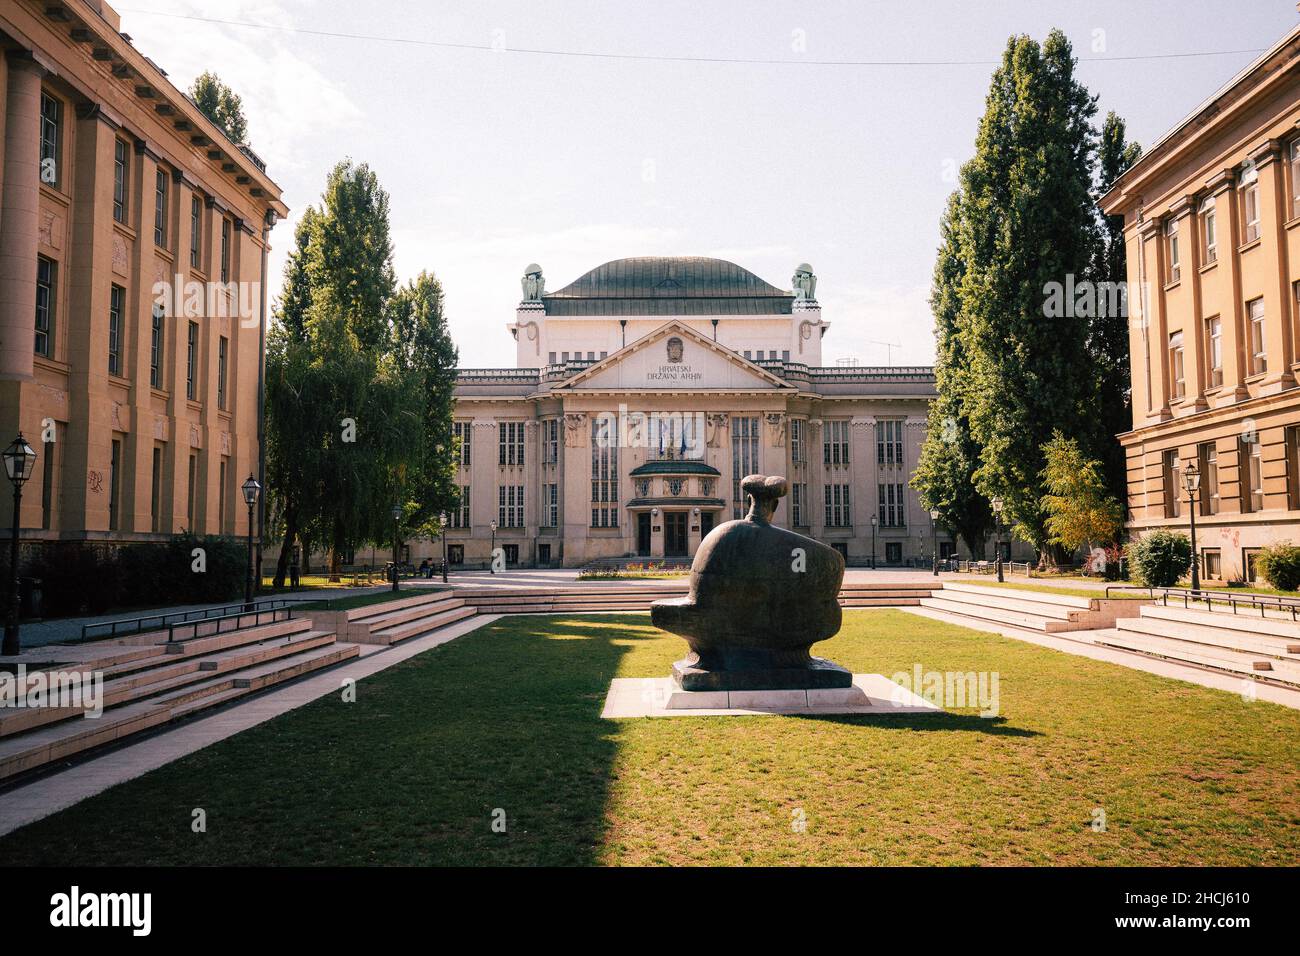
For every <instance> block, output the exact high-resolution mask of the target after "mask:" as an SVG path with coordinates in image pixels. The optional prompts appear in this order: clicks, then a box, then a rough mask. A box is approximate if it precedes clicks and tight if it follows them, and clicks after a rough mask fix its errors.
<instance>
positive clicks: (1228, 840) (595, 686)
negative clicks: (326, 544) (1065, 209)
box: [0, 610, 1300, 865]
mask: <svg viewBox="0 0 1300 956" xmlns="http://www.w3.org/2000/svg"><path fill="white" fill-rule="evenodd" d="M844 619H845V625H844V629H843V631H842V632H841V634H840V635H839V636H837V637H836V638H835V639H833V640H832V641H830V642H828V643H826V644H823V645H821V646H820V648H819V650H820V652H822V653H825V654H827V655H829V656H831V657H833V658H835V659H836V660H838V661H840V662H841V663H843V664H845V665H847V666H850V667H851V668H852V669H853V670H854V671H867V672H877V673H884V674H886V675H891V674H894V673H896V672H898V671H911V669H912V667H913V665H914V664H916V663H918V662H919V663H920V664H921V666H922V668H923V669H924V670H927V671H929V670H935V671H948V670H952V671H971V670H974V671H982V670H991V671H996V672H998V674H999V680H1000V692H1001V694H1000V696H1001V717H999V718H997V719H991V720H990V719H984V718H980V717H978V716H977V715H976V713H975V711H974V709H973V708H972V709H970V710H962V711H956V712H952V713H948V714H939V715H916V716H884V717H874V716H871V717H868V716H844V717H822V718H808V717H701V718H694V719H691V718H673V719H650V718H645V719H636V720H621V721H606V720H601V718H600V716H599V714H600V709H601V704H602V701H603V699H604V696H605V692H606V689H607V688H608V685H609V681H610V679H611V678H612V677H615V676H658V675H662V674H665V673H667V670H668V667H669V665H670V663H671V662H672V661H673V660H674V659H676V658H678V657H680V656H681V654H682V652H683V649H684V644H683V643H682V641H681V640H680V639H678V638H675V637H672V636H669V635H666V634H664V633H662V632H660V631H657V630H656V629H654V628H652V627H651V626H650V624H649V619H648V617H647V616H646V615H642V614H626V615H593V616H586V617H583V616H571V617H570V616H550V617H546V616H533V617H509V618H504V619H502V620H500V621H497V622H495V623H493V624H489V625H487V626H485V627H483V628H481V629H480V630H478V631H476V632H474V633H472V634H469V635H467V636H466V637H463V638H460V639H459V640H456V641H453V642H451V643H449V644H447V645H445V646H443V647H440V648H437V649H435V650H432V651H429V652H428V653H425V654H421V655H419V656H417V657H414V658H412V659H411V660H409V661H406V662H403V663H401V664H398V665H395V666H393V667H391V668H389V669H388V670H385V671H382V672H380V673H379V674H376V675H375V676H373V677H371V678H368V679H366V680H364V681H362V682H361V683H360V684H359V685H358V688H357V701H356V702H355V703H343V702H342V701H341V700H340V698H339V696H338V695H331V696H330V697H328V698H325V699H322V700H319V701H316V702H315V703H312V704H309V705H307V706H305V707H302V708H300V709H298V710H295V711H293V712H291V713H289V714H286V715H283V716H281V717H279V718H276V719H275V720H273V721H271V722H269V723H267V724H263V725H261V726H258V727H256V728H254V729H252V730H249V731H246V732H244V733H242V734H239V735H237V736H236V737H233V738H231V739H229V740H226V741H222V742H220V743H218V744H215V745H213V746H211V747H208V748H206V749H204V750H202V751H199V752H198V753H195V754H191V755H190V756H188V757H185V758H182V759H181V760H178V761H176V762H175V763H172V764H169V765H167V766H165V767H162V768H160V769H159V770H156V771H154V772H152V773H149V774H146V775H145V776H143V777H140V778H137V779H135V780H132V781H129V782H127V783H124V784H121V785H119V786H117V787H114V788H113V789H111V790H109V791H106V792H105V793H102V794H100V795H99V796H97V797H94V798H91V799H90V800H86V801H84V802H82V803H80V804H77V805H76V806H73V807H71V808H69V809H67V810H64V811H62V812H61V813H58V814H55V815H54V816H52V817H49V818H47V819H45V820H42V821H40V822H38V823H35V824H33V825H31V826H29V827H26V828H24V829H22V830H20V831H18V832H16V833H14V834H11V835H10V836H9V837H6V838H4V839H2V840H0V863H3V864H15V863H42V864H63V865H86V864H87V863H122V864H166V863H187V864H270V863H278V864H318V863H337V864H368V863H401V864H439V863H441V864H588V863H614V864H662V865H682V864H709V863H713V864H741V863H747V864H872V865H883V864H941V865H942V864H974V863H983V864H1051V863H1056V864H1125V865H1127V864H1290V865H1295V864H1297V863H1300V712H1297V711H1295V710H1291V709H1288V708H1283V707H1280V706H1277V705H1273V704H1268V703H1261V702H1255V703H1248V702H1246V701H1244V700H1243V699H1242V698H1240V697H1239V696H1236V695H1233V694H1228V693H1224V692H1219V691H1213V690H1209V689H1206V688H1203V687H1199V686H1196V685H1193V684H1186V683H1182V682H1179V681H1173V680H1168V679H1164V678H1160V677H1156V676H1153V675H1150V674H1146V673H1143V672H1141V671H1135V670H1131V669H1128V668H1125V667H1120V666H1118V665H1113V664H1106V663H1102V662H1097V661H1091V660H1088V659H1086V658H1082V657H1075V656H1071V655H1068V654H1064V653H1060V652H1057V651H1052V650H1049V649H1046V648H1042V647H1037V646H1035V645H1032V644H1028V643H1023V642H1020V641H1015V640H1011V639H1008V638H1002V637H998V636H996V635H991V634H987V633H984V632H979V631H973V630H969V629H966V628H962V627H957V626H954V625H950V624H945V623H940V622H936V621H930V620H927V619H924V618H921V617H918V616H915V615H910V614H907V613H906V612H903V611H897V610H884V611H849V612H847V613H846V614H845V615H844ZM197 807H201V808H203V809H204V810H205V811H206V814H207V832H206V833H202V834H196V833H193V832H192V831H191V814H192V811H193V810H194V808H197ZM496 808H500V809H502V810H504V811H505V814H506V821H507V832H506V833H494V832H493V831H492V827H491V824H492V820H493V816H492V814H493V811H494V809H496ZM1095 808H1102V809H1103V810H1104V811H1105V814H1106V829H1105V830H1104V831H1098V830H1094V829H1093V827H1092V824H1093V821H1094V809H1095ZM798 813H802V815H803V818H804V819H805V820H806V830H805V831H804V832H797V828H796V827H794V826H792V821H793V820H794V819H796V814H798Z"/></svg>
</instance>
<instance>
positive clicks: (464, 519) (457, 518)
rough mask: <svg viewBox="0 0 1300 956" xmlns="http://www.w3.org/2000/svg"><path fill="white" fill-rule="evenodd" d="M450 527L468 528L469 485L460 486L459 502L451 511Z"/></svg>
mask: <svg viewBox="0 0 1300 956" xmlns="http://www.w3.org/2000/svg"><path fill="white" fill-rule="evenodd" d="M451 526H452V527H453V528H468V527H469V485H461V486H460V501H458V502H457V503H456V507H455V508H453V509H452V511H451Z"/></svg>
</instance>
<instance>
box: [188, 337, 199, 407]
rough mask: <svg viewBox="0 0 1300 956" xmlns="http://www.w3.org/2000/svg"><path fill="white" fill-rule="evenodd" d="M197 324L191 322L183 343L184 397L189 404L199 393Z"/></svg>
mask: <svg viewBox="0 0 1300 956" xmlns="http://www.w3.org/2000/svg"><path fill="white" fill-rule="evenodd" d="M198 371H199V323H197V322H191V323H190V331H189V338H188V339H187V340H186V343H185V397H186V398H188V399H189V400H190V401H191V402H192V401H194V398H195V396H196V395H198V393H199V385H198Z"/></svg>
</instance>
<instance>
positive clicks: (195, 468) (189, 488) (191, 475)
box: [185, 452, 199, 531]
mask: <svg viewBox="0 0 1300 956" xmlns="http://www.w3.org/2000/svg"><path fill="white" fill-rule="evenodd" d="M198 478H199V456H198V455H195V454H194V453H192V452H191V453H190V463H189V468H188V471H187V473H186V477H185V530H186V531H193V530H194V493H195V490H196V489H197V487H198Z"/></svg>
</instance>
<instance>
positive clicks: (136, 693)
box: [0, 612, 360, 780]
mask: <svg viewBox="0 0 1300 956" xmlns="http://www.w3.org/2000/svg"><path fill="white" fill-rule="evenodd" d="M249 617H251V619H252V621H253V622H254V623H251V624H249V625H248V626H243V627H233V628H229V629H225V630H222V629H220V624H219V622H215V621H213V622H204V626H201V627H196V628H195V629H194V631H195V632H196V633H195V636H191V637H189V638H188V639H177V640H173V641H170V642H169V641H168V640H167V637H168V632H167V631H161V632H155V633H154V634H153V635H133V636H132V637H130V638H127V639H124V640H120V641H119V640H105V641H96V642H93V643H89V644H69V645H51V646H48V647H45V648H38V649H35V650H33V651H29V652H27V653H25V654H24V655H23V656H22V658H21V660H22V663H23V664H24V666H25V667H26V681H27V686H28V687H34V686H37V684H38V682H42V681H45V682H48V681H49V680H50V679H51V678H52V677H54V675H61V682H62V683H63V684H64V686H68V687H73V686H76V685H77V684H80V685H81V687H82V688H83V689H84V690H86V691H89V690H91V689H92V684H91V682H92V681H93V680H94V675H99V676H100V679H101V680H102V698H101V700H102V708H103V712H102V714H100V715H99V716H98V717H90V716H86V715H85V712H84V710H83V708H81V707H49V706H46V707H21V708H20V707H4V708H3V709H0V780H5V779H7V778H10V777H13V776H14V775H15V774H19V773H23V772H25V771H29V770H33V769H35V768H38V767H42V766H46V765H48V764H51V763H56V762H58V761H60V760H63V759H65V758H68V757H71V756H73V755H75V754H79V753H81V752H83V751H86V750H89V749H91V748H93V747H98V746H101V745H103V744H108V743H112V742H114V741H117V740H121V739H123V738H125V737H128V736H130V735H132V734H136V733H140V732H141V731H144V730H149V729H151V728H154V727H159V726H161V725H163V724H166V723H169V722H171V721H173V720H179V719H181V718H183V717H188V716H190V715H192V714H195V713H197V712H199V711H202V710H206V709H208V708H212V707H216V706H219V705H221V704H225V703H228V702H230V701H233V700H237V699H238V698H240V697H244V696H247V695H249V694H253V693H256V692H257V691H259V690H263V689H265V688H267V687H271V686H273V685H275V684H279V683H282V682H284V681H287V680H292V679H293V678H296V677H301V676H302V675H304V674H308V673H311V672H312V671H316V670H320V669H321V668H324V667H331V666H333V665H335V664H338V663H341V662H342V661H345V660H349V659H351V658H353V657H356V656H357V654H358V652H359V650H360V648H358V647H357V645H355V644H341V643H338V642H337V641H336V639H335V636H334V633H333V632H330V631H321V630H316V629H314V628H313V627H312V622H311V621H310V620H308V619H298V620H295V619H292V618H290V617H289V615H288V614H287V612H286V613H284V614H283V615H280V614H276V615H274V617H275V619H274V620H272V621H270V622H268V623H258V621H259V620H260V617H259V616H258V615H250V616H249ZM236 623H238V620H236ZM172 636H176V632H175V631H173V633H172ZM149 637H152V638H153V640H154V643H145V640H147V639H148V638H149ZM14 664H15V661H14V659H8V660H7V661H6V662H5V666H6V667H7V668H8V669H10V671H11V672H16V668H15V667H14Z"/></svg>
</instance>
